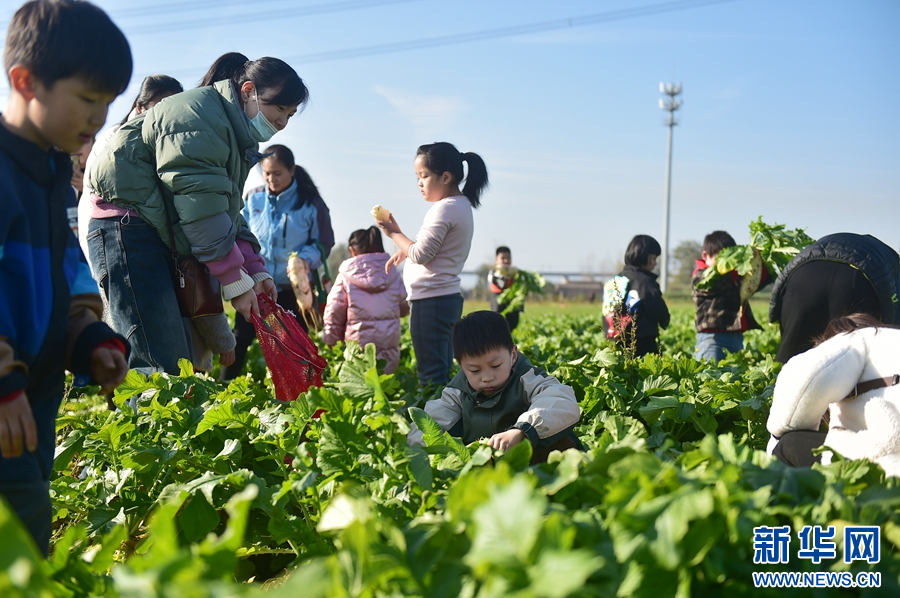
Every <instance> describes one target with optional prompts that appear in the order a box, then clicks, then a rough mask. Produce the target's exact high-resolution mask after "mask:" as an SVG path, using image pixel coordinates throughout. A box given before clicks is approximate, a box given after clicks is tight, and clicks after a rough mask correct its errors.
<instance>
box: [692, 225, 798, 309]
mask: <svg viewBox="0 0 900 598" xmlns="http://www.w3.org/2000/svg"><path fill="white" fill-rule="evenodd" d="M805 231H806V229H802V228H796V229H794V230H788V229H787V227H786V225H784V224H773V225H768V224H766V223H765V222H763V220H762V216H760V217H759V218H758V219H757V220H755V221H753V222H751V223H750V243H749V244H748V245H735V246H734V247H726V248H725V249H723V250H722V251H720V252H719V254H718V255H717V256H716V263H715V267H713V268H707V269H706V271H705V272H704V273H703V278H702V279H701V280H700V282H699V284H698V285H697V288H700V289H709V288H710V287H712V285H713V284H714V283H715V281H716V280H717V279H718V278H719V277H720V276H722V275H724V274H728V273H729V272H731V271H735V272H737V273H738V275H740V276H743V277H744V278H743V280H742V281H741V302H744V301H746V300H747V299H749V298H750V296H751V295H753V293H755V292H756V291H757V289H758V288H759V283H760V281H761V280H762V273H763V266H765V268H767V269H768V271H769V274H770V275H772V276H773V277H774V276H776V275H777V274H778V273H779V272H781V271H782V270H783V269H784V267H785V266H787V265H788V264H789V263H790V261H791V260H792V259H794V256H795V255H797V254H798V253H800V251H802V250H803V249H804V248H805V247H807V246H808V245H811V244H812V243H813V242H815V239H813V238H812V237H810V236H809V235H807V234H806V232H805Z"/></svg>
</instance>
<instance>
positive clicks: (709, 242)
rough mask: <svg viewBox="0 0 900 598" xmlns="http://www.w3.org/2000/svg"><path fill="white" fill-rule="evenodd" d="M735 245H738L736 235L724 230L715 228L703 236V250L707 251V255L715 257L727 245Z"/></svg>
mask: <svg viewBox="0 0 900 598" xmlns="http://www.w3.org/2000/svg"><path fill="white" fill-rule="evenodd" d="M735 245H737V243H736V242H735V240H734V237H732V236H731V235H729V234H728V233H726V232H725V231H723V230H714V231H713V232H711V233H709V234H708V235H706V236H705V237H703V251H705V252H706V255H708V256H709V257H715V256H717V255H719V252H720V251H722V250H723V249H725V248H726V247H734V246H735Z"/></svg>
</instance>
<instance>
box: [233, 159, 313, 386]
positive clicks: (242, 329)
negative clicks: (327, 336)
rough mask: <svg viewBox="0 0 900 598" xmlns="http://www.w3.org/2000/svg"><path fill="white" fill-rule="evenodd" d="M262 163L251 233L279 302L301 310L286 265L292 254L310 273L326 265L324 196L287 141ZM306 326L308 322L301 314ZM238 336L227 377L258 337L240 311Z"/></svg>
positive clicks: (248, 203)
mask: <svg viewBox="0 0 900 598" xmlns="http://www.w3.org/2000/svg"><path fill="white" fill-rule="evenodd" d="M263 153H264V154H268V157H266V158H265V159H264V160H263V161H262V162H261V166H262V174H263V178H264V179H265V181H266V184H265V185H261V186H259V187H256V188H255V189H251V190H250V191H248V192H247V193H246V194H245V195H244V209H243V215H244V219H245V220H246V221H247V225H248V227H249V228H250V231H251V232H252V233H253V234H254V235H256V238H257V239H258V240H259V245H260V252H259V254H260V255H261V256H262V257H263V258H265V260H266V269H267V270H268V271H269V272H270V273H271V274H272V277H273V278H274V279H275V286H276V287H277V289H278V304H279V305H281V306H282V307H283V308H285V309H289V310H291V311H293V312H294V313H295V314H299V313H300V307H299V305H298V304H297V298H296V296H295V295H294V290H293V287H291V281H290V279H288V272H287V264H288V260H289V259H290V257H291V254H293V253H295V252H296V253H297V255H298V257H300V258H301V259H303V260H305V261H306V264H307V265H308V266H309V270H310V272H312V271H313V270H315V269H316V268H319V267H320V266H321V265H322V255H321V252H320V250H319V246H318V245H317V244H316V243H317V242H318V241H319V225H318V211H317V210H316V205H315V202H314V199H315V198H316V197H317V196H318V195H319V190H318V189H317V188H316V185H315V183H313V181H312V179H311V178H310V176H309V174H307V172H306V171H305V170H304V169H303V168H302V167H301V166H298V165H296V164H295V163H294V154H293V152H291V150H289V149H288V148H287V147H285V146H283V145H272V146H270V147H268V148H267V149H266V150H265V151H264V152H263ZM297 321H298V322H299V323H300V326H302V327H303V329H304V330H306V323H305V322H304V321H303V319H302V318H299V317H298V318H297ZM234 336H235V339H236V340H237V346H236V347H235V350H234V351H235V361H234V363H233V364H232V365H230V366H228V367H227V368H226V369H225V371H224V373H223V375H222V377H223V378H224V379H225V380H231V379H232V378H234V377H236V376H239V375H240V374H241V370H242V369H243V368H244V361H245V359H246V356H247V349H248V348H249V347H250V343H252V342H253V339H254V338H256V332H255V330H254V329H253V324H252V323H250V322H248V321H247V320H246V319H245V318H244V317H243V316H242V315H241V314H239V313H238V314H235V326H234Z"/></svg>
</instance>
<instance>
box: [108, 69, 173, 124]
mask: <svg viewBox="0 0 900 598" xmlns="http://www.w3.org/2000/svg"><path fill="white" fill-rule="evenodd" d="M182 91H184V87H182V86H181V83H179V82H178V79H175V78H173V77H170V76H168V75H149V76H147V77H144V80H143V81H142V82H141V90H140V91H139V92H138V94H137V97H136V98H134V101H133V102H132V103H131V110H129V111H128V114H126V115H125V118H123V119H122V121H121V122H120V123H119V124H120V125H124V124H125V123H126V122H128V117H129V116H131V112H132V111H133V110H134V109H135V108H137V107H138V106H140V107H141V108H147V105H148V104H150V102H152V101H153V100H157V99H159V96H161V95H163V94H166V95H175V94H176V93H181V92H182Z"/></svg>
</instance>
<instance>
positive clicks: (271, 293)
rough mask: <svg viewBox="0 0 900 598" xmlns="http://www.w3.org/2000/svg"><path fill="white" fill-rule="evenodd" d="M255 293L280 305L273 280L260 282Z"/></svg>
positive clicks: (254, 286)
mask: <svg viewBox="0 0 900 598" xmlns="http://www.w3.org/2000/svg"><path fill="white" fill-rule="evenodd" d="M253 292H254V293H256V294H257V295H259V294H260V293H262V294H263V295H265V296H267V297H268V298H269V299H271V300H272V302H273V303H278V288H277V287H276V286H275V281H274V280H272V279H271V278H267V279H265V280H260V281H259V282H258V283H256V284H255V285H253ZM229 365H231V364H229Z"/></svg>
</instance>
